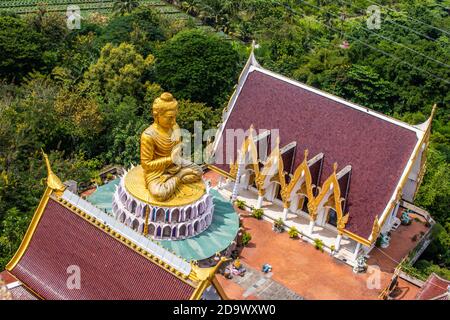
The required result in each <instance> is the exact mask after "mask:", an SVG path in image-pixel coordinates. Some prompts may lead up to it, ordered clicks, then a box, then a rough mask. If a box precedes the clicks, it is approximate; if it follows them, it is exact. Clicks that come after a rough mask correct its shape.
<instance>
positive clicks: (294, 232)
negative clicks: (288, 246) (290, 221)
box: [288, 226, 299, 239]
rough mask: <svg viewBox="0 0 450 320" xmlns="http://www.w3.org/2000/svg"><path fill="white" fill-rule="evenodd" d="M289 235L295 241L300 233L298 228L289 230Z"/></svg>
mask: <svg viewBox="0 0 450 320" xmlns="http://www.w3.org/2000/svg"><path fill="white" fill-rule="evenodd" d="M288 234H289V238H292V239H295V238H298V235H299V232H298V230H297V228H296V227H294V226H292V227H290V228H289V231H288Z"/></svg>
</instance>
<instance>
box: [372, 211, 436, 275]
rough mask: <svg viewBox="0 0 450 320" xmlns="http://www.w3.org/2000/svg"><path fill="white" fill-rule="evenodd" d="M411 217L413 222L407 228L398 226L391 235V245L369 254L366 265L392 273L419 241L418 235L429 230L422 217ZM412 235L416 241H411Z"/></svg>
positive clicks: (376, 249) (375, 249)
mask: <svg viewBox="0 0 450 320" xmlns="http://www.w3.org/2000/svg"><path fill="white" fill-rule="evenodd" d="M399 211H400V210H399ZM400 215H401V214H400ZM411 216H412V217H413V220H412V222H411V224H410V225H409V226H403V225H400V226H399V227H398V229H397V230H395V231H393V232H392V233H391V241H390V243H391V245H390V246H389V247H387V248H385V249H383V248H374V249H373V250H372V251H371V252H370V254H369V255H370V259H369V260H368V261H367V263H368V264H370V265H378V266H380V268H381V270H382V271H385V272H393V271H394V269H395V267H396V266H397V264H398V263H399V262H400V261H401V260H402V259H403V258H404V257H405V256H407V255H408V253H409V252H410V251H411V250H412V249H413V248H414V247H415V246H416V245H417V242H418V241H419V240H420V233H421V232H423V233H426V232H427V231H428V229H429V228H428V227H426V226H425V222H424V220H423V218H422V217H420V216H417V215H414V214H411ZM414 218H419V219H420V220H421V221H420V222H418V221H415V220H414ZM414 235H417V240H416V241H413V240H412V238H413V236H414ZM393 260H395V261H393Z"/></svg>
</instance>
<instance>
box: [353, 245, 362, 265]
mask: <svg viewBox="0 0 450 320" xmlns="http://www.w3.org/2000/svg"><path fill="white" fill-rule="evenodd" d="M359 250H361V243H359V242H357V243H356V248H355V252H353V260H355V261H356V258H358V253H359Z"/></svg>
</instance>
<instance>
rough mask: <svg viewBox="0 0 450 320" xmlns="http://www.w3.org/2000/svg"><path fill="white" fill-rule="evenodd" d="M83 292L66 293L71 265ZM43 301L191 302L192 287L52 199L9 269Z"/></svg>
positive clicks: (68, 291) (70, 290)
mask: <svg viewBox="0 0 450 320" xmlns="http://www.w3.org/2000/svg"><path fill="white" fill-rule="evenodd" d="M73 265H75V266H78V267H79V268H80V274H81V288H80V289H68V288H67V285H66V283H67V280H68V278H69V276H70V275H71V274H72V273H70V274H68V272H67V268H68V267H69V266H73ZM10 272H11V273H12V274H13V275H14V276H15V277H16V278H18V279H19V280H20V281H21V282H23V283H25V284H26V285H27V286H28V287H30V288H31V289H32V290H33V291H34V292H36V293H37V294H39V295H40V296H41V297H43V298H44V299H71V300H72V299H73V300H76V299H89V300H96V299H136V300H145V299H152V300H157V299H172V300H177V299H189V298H190V296H191V295H192V293H193V291H194V290H195V288H193V287H192V286H190V285H189V284H187V283H185V282H184V281H182V280H181V279H179V278H177V277H176V276H174V275H173V274H171V273H169V272H168V271H166V270H164V269H162V268H161V267H159V266H158V265H156V264H155V263H153V262H152V261H149V260H148V259H147V258H145V257H143V256H142V255H140V254H138V253H137V252H135V251H133V250H132V249H130V248H129V247H127V246H126V245H125V244H123V243H121V242H119V241H118V240H116V239H115V238H113V237H112V236H110V235H108V234H107V233H105V232H104V231H102V230H100V229H99V228H97V227H95V226H94V225H92V224H90V223H89V222H87V221H86V220H84V219H83V218H81V217H80V216H78V215H77V214H75V213H73V212H72V211H70V210H69V209H67V208H65V207H64V206H63V205H62V204H60V203H58V202H57V201H55V200H52V199H50V200H49V202H48V204H47V207H46V208H45V211H44V213H43V215H42V217H41V220H40V222H39V224H38V227H37V228H36V230H35V233H34V235H33V237H32V239H31V241H30V244H29V246H28V249H27V250H26V252H25V254H24V255H23V257H22V258H21V260H20V261H19V263H18V264H17V265H16V267H15V268H14V269H13V270H12V271H10Z"/></svg>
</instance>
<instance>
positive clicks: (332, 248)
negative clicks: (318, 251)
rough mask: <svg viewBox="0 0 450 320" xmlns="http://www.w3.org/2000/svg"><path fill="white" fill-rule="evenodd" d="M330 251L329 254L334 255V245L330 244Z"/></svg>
mask: <svg viewBox="0 0 450 320" xmlns="http://www.w3.org/2000/svg"><path fill="white" fill-rule="evenodd" d="M330 250H331V253H334V252H335V251H336V247H335V246H334V244H332V245H331V246H330Z"/></svg>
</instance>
